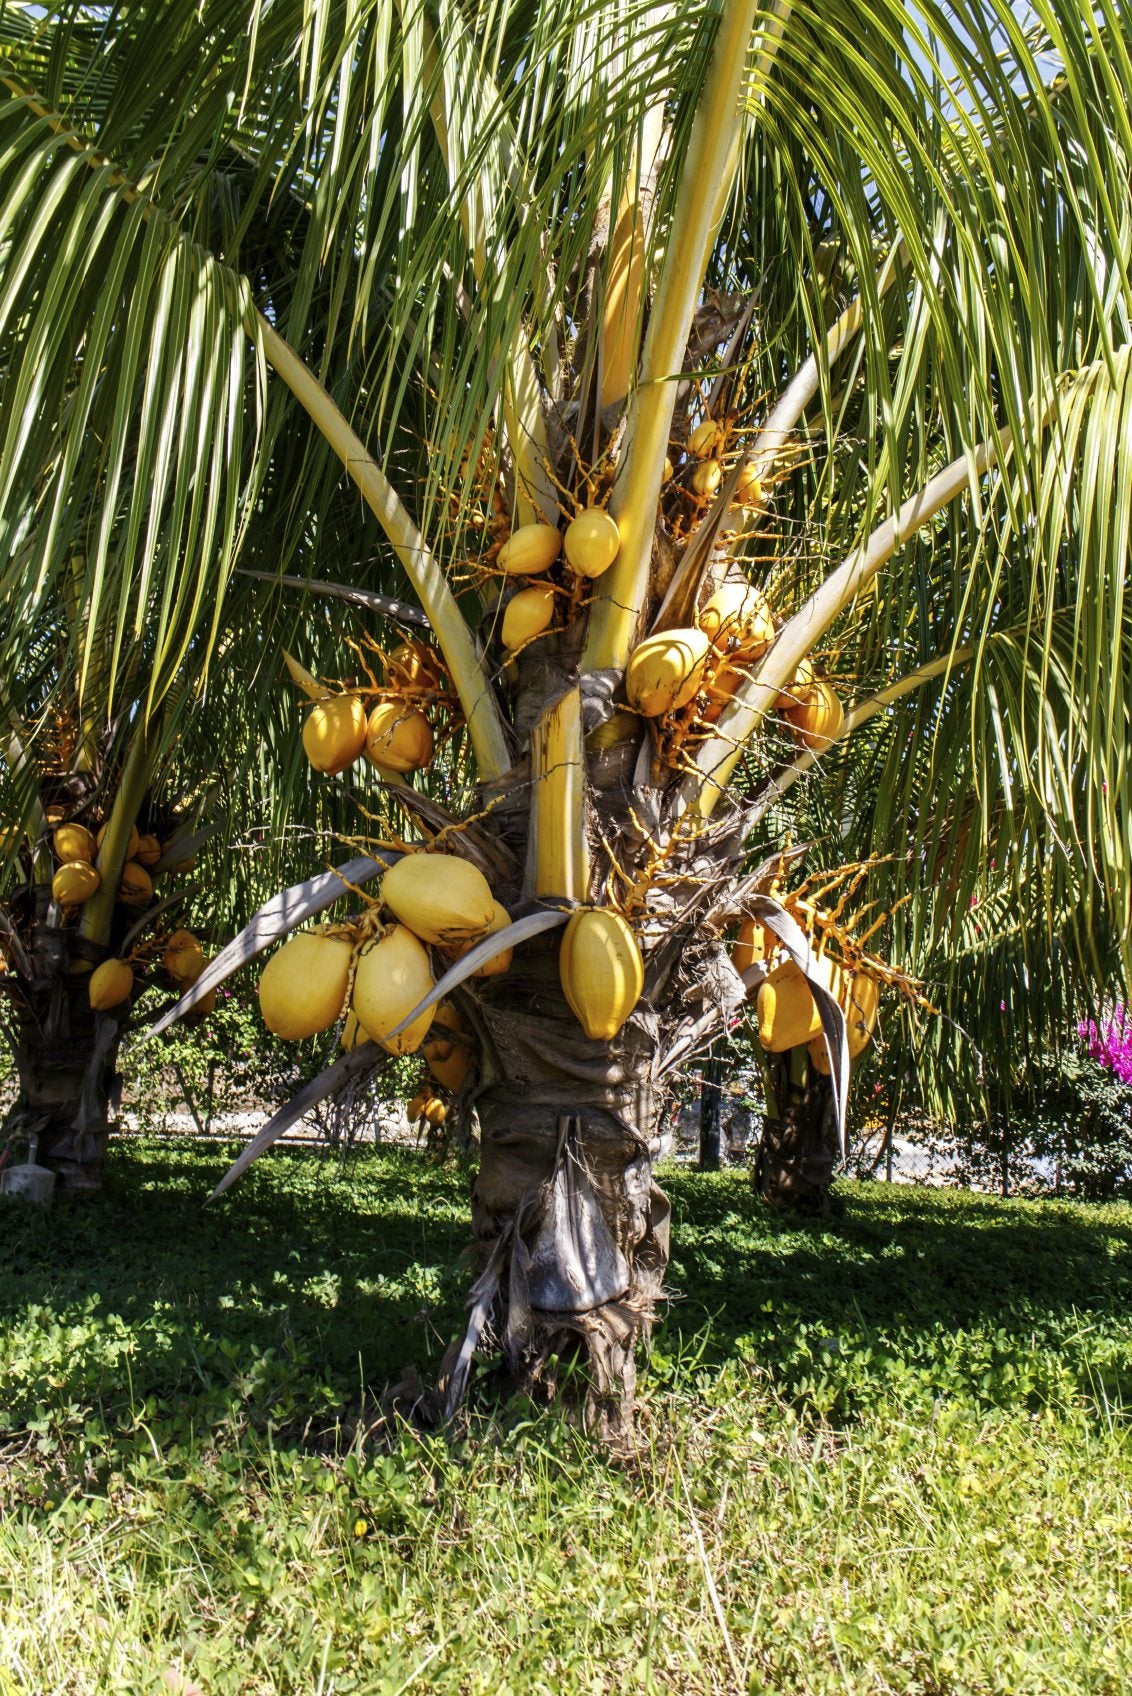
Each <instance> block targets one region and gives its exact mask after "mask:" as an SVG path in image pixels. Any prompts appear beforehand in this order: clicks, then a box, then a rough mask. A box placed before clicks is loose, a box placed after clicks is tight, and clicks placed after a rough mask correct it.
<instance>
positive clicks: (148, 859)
mask: <svg viewBox="0 0 1132 1696" xmlns="http://www.w3.org/2000/svg"><path fill="white" fill-rule="evenodd" d="M160 858H161V844H160V842H159V841H158V840H157V837H156V836H139V838H138V851H137V853H136V854H135V855H134V859H135V860H136V861H137V863H138V865H139V866H146V867H149V866H155V865H156V864H157V862H158V860H160Z"/></svg>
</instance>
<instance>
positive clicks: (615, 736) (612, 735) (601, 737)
mask: <svg viewBox="0 0 1132 1696" xmlns="http://www.w3.org/2000/svg"><path fill="white" fill-rule="evenodd" d="M640 728H641V721H640V719H639V718H638V717H637V715H636V713H629V712H616V713H614V714H613V716H612V717H611V718H607V719H606V720H605V722H604V724H599V725H598V726H597V728H596V729H595V730H591V731H590V733H589V735H588V736H587V737H586V747H587V748H596V749H601V748H615V747H616V746H617V744H618V742H629V741H631V740H632V739H633V737H634V736H636V734H637V732H638V731H639V730H640Z"/></svg>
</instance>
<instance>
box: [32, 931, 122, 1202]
mask: <svg viewBox="0 0 1132 1696" xmlns="http://www.w3.org/2000/svg"><path fill="white" fill-rule="evenodd" d="M99 952H102V951H99ZM82 953H83V947H82V944H81V942H80V941H79V939H77V938H76V937H75V936H74V934H73V933H69V932H68V933H63V932H61V931H58V930H56V929H55V928H54V927H52V926H49V925H46V924H40V925H37V926H36V927H35V930H34V931H33V934H32V950H31V959H32V962H33V965H34V976H33V978H32V981H31V982H30V983H24V984H21V985H20V987H19V990H18V999H17V1002H16V1006H15V1024H16V1032H17V1044H16V1056H15V1059H16V1072H17V1076H18V1079H19V1093H18V1095H17V1097H16V1100H15V1102H14V1104H13V1106H12V1108H11V1110H10V1112H9V1114H8V1118H7V1121H6V1123H5V1126H4V1134H5V1137H10V1136H13V1135H14V1136H15V1138H16V1140H17V1141H18V1142H20V1143H23V1144H24V1145H25V1146H27V1145H28V1144H29V1143H30V1141H31V1139H32V1138H34V1139H35V1143H36V1159H37V1161H38V1163H39V1164H40V1165H41V1166H47V1167H49V1168H50V1169H51V1170H52V1171H53V1172H54V1173H55V1174H56V1185H57V1193H60V1194H64V1195H71V1196H80V1195H89V1194H92V1193H93V1192H95V1191H96V1190H97V1189H98V1188H99V1187H100V1185H101V1182H102V1165H103V1160H104V1158H105V1154H106V1145H107V1142H108V1140H109V1136H110V1108H111V1106H112V1105H113V1104H116V1102H117V1099H118V1095H119V1091H120V1085H121V1079H120V1077H119V1075H118V1072H117V1069H116V1062H117V1057H118V1048H119V1045H120V1043H121V1038H122V1025H121V1020H120V1019H119V1017H117V1016H116V1013H96V1012H94V1011H93V1009H92V1008H91V1005H90V998H89V994H88V990H87V983H88V977H87V973H86V972H83V971H81V970H80V971H75V970H73V968H72V962H71V959H70V956H71V955H72V954H75V955H76V956H77V957H81V955H82Z"/></svg>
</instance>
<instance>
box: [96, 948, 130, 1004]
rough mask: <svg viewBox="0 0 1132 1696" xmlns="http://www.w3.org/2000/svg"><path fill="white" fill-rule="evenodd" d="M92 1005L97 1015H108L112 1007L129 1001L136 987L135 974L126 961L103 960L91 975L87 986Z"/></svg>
mask: <svg viewBox="0 0 1132 1696" xmlns="http://www.w3.org/2000/svg"><path fill="white" fill-rule="evenodd" d="M86 987H87V994H88V995H89V996H90V1004H91V1006H92V1007H93V1008H94V1011H95V1012H96V1013H106V1012H108V1011H109V1010H110V1008H111V1007H119V1006H121V1004H122V1002H123V1001H127V1000H129V996H130V991H131V990H132V989H133V987H134V974H133V972H132V971H131V970H130V968H129V966H127V964H126V962H125V961H124V960H103V962H102V964H101V966H96V967H95V969H94V971H93V972H92V973H91V974H90V982H89V983H88V984H87V986H86Z"/></svg>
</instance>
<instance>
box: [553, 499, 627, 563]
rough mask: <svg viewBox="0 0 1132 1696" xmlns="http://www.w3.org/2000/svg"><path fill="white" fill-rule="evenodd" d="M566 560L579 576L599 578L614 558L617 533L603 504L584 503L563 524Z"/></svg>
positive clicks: (619, 539) (617, 547) (618, 537)
mask: <svg viewBox="0 0 1132 1696" xmlns="http://www.w3.org/2000/svg"><path fill="white" fill-rule="evenodd" d="M562 545H563V547H564V548H565V550H566V560H567V563H568V564H569V566H570V569H571V570H572V571H576V572H577V573H578V575H579V577H600V576H601V574H602V572H603V571H608V570H609V568H610V566H611V565H612V564H613V562H614V560H615V559H616V558H617V550H618V549H619V548H620V546H621V532H620V531H619V530H618V528H617V522H616V520H615V519H614V518H612V517H610V515H609V513H608V512H606V510H605V508H604V507H601V506H588V507H586V509H585V511H584V512H580V513H579V514H578V516H577V517H576V518H575V519H572V520H571V522H570V523H569V524H568V525H567V526H566V534H565V536H564V537H563V538H562Z"/></svg>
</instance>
